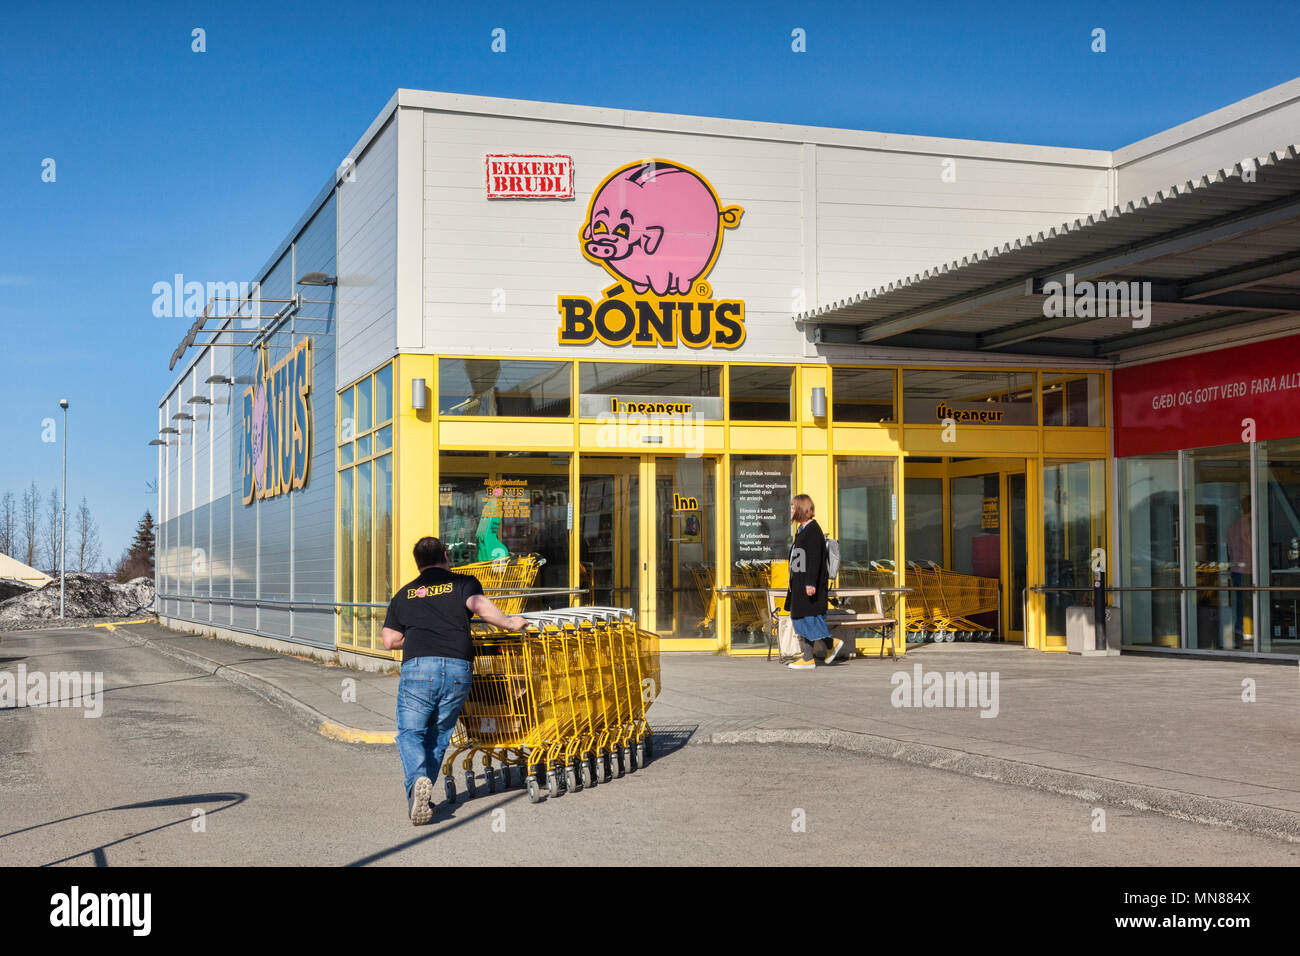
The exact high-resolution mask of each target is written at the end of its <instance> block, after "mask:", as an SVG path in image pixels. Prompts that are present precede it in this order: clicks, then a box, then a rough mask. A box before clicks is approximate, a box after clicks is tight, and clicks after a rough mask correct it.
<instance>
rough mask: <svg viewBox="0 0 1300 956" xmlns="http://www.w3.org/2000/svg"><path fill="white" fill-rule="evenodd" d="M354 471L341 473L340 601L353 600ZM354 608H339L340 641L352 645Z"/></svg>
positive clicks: (344, 602) (348, 470) (345, 602)
mask: <svg viewBox="0 0 1300 956" xmlns="http://www.w3.org/2000/svg"><path fill="white" fill-rule="evenodd" d="M352 513H353V509H352V469H351V468H348V469H346V470H345V471H341V472H339V601H340V602H341V603H343V604H348V603H351V602H352V601H353V600H355V599H354V598H353V596H352V595H353V587H352V534H353V527H352V524H353V522H352ZM354 610H355V609H354V608H347V607H344V608H339V640H340V641H341V642H342V643H344V644H351V643H352V631H353V626H352V621H353V618H354V617H355V614H354V613H353V611H354Z"/></svg>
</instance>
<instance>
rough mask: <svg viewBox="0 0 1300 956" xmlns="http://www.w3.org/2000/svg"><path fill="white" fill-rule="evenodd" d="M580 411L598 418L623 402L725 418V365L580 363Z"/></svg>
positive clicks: (696, 415)
mask: <svg viewBox="0 0 1300 956" xmlns="http://www.w3.org/2000/svg"><path fill="white" fill-rule="evenodd" d="M578 391H579V393H580V397H579V400H578V414H579V415H580V416H581V417H582V418H597V417H599V416H601V415H603V414H607V413H610V412H617V411H620V410H621V406H622V404H623V403H628V404H641V403H656V404H658V403H672V404H684V405H689V406H690V410H689V411H688V412H687V413H686V414H689V415H693V416H695V417H697V418H706V419H721V418H722V366H720V365H686V364H680V365H643V364H638V363H635V362H580V363H578Z"/></svg>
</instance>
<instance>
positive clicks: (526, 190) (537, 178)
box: [485, 153, 573, 199]
mask: <svg viewBox="0 0 1300 956" xmlns="http://www.w3.org/2000/svg"><path fill="white" fill-rule="evenodd" d="M485 158H486V161H487V194H488V199H572V198H573V157H572V156H537V155H523V154H518V155H517V154H514V153H508V154H504V155H499V154H494V153H488V154H487V156H486V157H485Z"/></svg>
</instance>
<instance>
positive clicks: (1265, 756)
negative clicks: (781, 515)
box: [116, 624, 1300, 842]
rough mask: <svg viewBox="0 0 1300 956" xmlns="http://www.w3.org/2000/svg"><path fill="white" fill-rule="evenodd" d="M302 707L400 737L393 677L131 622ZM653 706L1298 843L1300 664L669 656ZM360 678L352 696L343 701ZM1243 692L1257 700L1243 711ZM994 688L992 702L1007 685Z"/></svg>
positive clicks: (711, 726)
mask: <svg viewBox="0 0 1300 956" xmlns="http://www.w3.org/2000/svg"><path fill="white" fill-rule="evenodd" d="M116 633H117V634H119V635H121V636H123V637H124V638H125V639H127V640H130V641H133V642H141V641H144V642H148V643H150V644H152V645H154V646H155V647H156V648H157V649H159V650H162V651H164V652H166V653H170V654H172V655H174V656H177V657H180V658H182V659H185V660H188V661H189V662H190V663H193V664H195V665H196V666H199V667H202V668H203V669H205V670H207V671H208V672H209V673H218V674H221V675H222V676H225V677H228V678H229V679H232V680H235V681H236V682H237V683H241V684H243V685H244V686H246V687H249V689H252V690H255V691H256V692H258V693H261V694H262V695H263V696H265V697H267V698H268V699H271V700H274V701H275V702H277V703H279V704H281V705H282V706H285V707H287V708H289V709H290V710H292V711H294V712H295V713H296V714H297V715H298V716H299V717H300V719H302V720H303V722H304V723H306V724H308V725H309V726H314V727H316V728H317V729H319V730H320V731H321V732H322V733H325V734H326V735H327V736H331V737H335V738H337V739H343V740H350V741H353V742H372V743H384V742H390V741H391V740H392V738H393V734H394V732H395V724H394V711H395V700H396V692H397V677H396V675H385V674H373V673H368V672H362V671H355V670H350V669H345V668H340V667H328V666H325V665H322V664H319V663H313V662H308V661H303V660H299V659H296V658H291V657H285V656H282V655H279V654H276V653H274V652H270V651H261V650H257V649H250V648H245V647H241V646H238V645H234V644H229V643H226V642H223V641H217V640H212V639H209V638H204V637H196V636H193V635H188V634H180V633H177V632H174V631H169V630H166V629H164V628H161V627H159V626H157V625H156V624H132V625H128V626H126V627H119V628H118V629H117V631H116ZM918 667H919V668H920V671H921V674H922V676H923V675H924V674H927V673H930V672H932V671H937V672H939V673H945V672H975V673H981V672H982V673H985V674H987V675H989V676H990V677H991V676H992V675H996V677H997V696H996V716H990V717H982V716H981V712H982V711H983V712H986V713H990V714H991V713H993V707H992V706H991V705H989V706H986V707H984V708H980V707H969V706H968V707H952V706H949V707H916V706H913V707H899V706H894V703H893V702H892V701H893V699H897V698H898V697H899V695H900V693H901V692H900V691H899V690H898V689H897V687H896V686H895V681H896V680H897V679H898V678H896V675H899V674H906V675H907V677H908V678H909V679H913V678H915V676H916V673H917V668H918ZM662 679H663V688H662V690H661V692H660V694H659V696H658V699H657V700H656V701H655V703H654V705H653V706H652V708H651V711H650V718H651V725H652V726H653V727H654V728H655V730H656V732H658V733H669V734H674V735H680V736H681V737H683V738H689V740H690V742H691V743H711V744H726V743H755V742H758V743H763V742H771V743H804V744H811V745H817V746H834V747H838V748H841V749H846V750H850V751H857V752H861V753H866V754H873V755H877V756H883V757H890V758H893V759H898V760H904V761H908V762H912V763H917V764H923V765H926V766H933V767H942V768H944V769H948V770H953V771H956V772H961V773H967V774H971V775H975V776H983V777H991V778H993V779H999V780H1005V781H1007V782H1013V783H1021V784H1025V785H1029V786H1033V787H1036V788H1038V789H1044V790H1050V791H1054V792H1059V793H1070V794H1073V795H1075V796H1079V797H1082V798H1084V799H1093V800H1097V801H1102V802H1112V803H1119V804H1122V805H1127V806H1133V807H1136V808H1138V809H1153V810H1159V811H1161V812H1165V813H1168V814H1170V815H1173V816H1177V817H1181V818H1184V819H1195V820H1202V821H1205V822H1212V823H1219V824H1227V825H1232V826H1238V827H1242V828H1244V829H1249V830H1252V831H1256V832H1261V833H1267V834H1269V835H1273V836H1282V837H1284V838H1286V839H1291V840H1295V841H1297V842H1300V668H1298V667H1297V665H1295V664H1282V665H1278V664H1263V663H1241V662H1219V661H1206V660H1189V659H1174V658H1155V657H1142V656H1134V655H1125V656H1123V657H1119V658H1088V659H1083V658H1077V657H1069V656H1067V655H1063V654H1042V653H1039V652H1036V651H1028V650H1025V649H1023V648H1020V647H1011V646H1002V645H992V644H947V645H938V646H936V645H926V646H923V647H920V648H915V649H913V650H911V651H909V652H908V654H907V657H906V659H905V660H900V661H890V660H878V659H875V658H870V657H868V658H857V659H855V660H852V661H845V662H842V663H839V664H836V665H834V666H832V667H821V666H819V667H818V668H817V670H816V671H815V672H813V673H799V672H795V671H792V670H790V669H789V668H787V667H784V666H782V665H780V664H777V663H775V662H773V663H769V662H767V661H764V660H762V659H761V658H758V659H754V658H724V657H714V656H711V655H704V654H671V653H666V654H664V656H663V662H662ZM345 680H352V681H355V687H354V688H351V689H354V690H355V695H350V694H349V695H345V693H344V691H345V689H349V685H345V683H344V682H345ZM1244 682H1253V691H1254V697H1255V700H1254V701H1253V702H1246V701H1243V699H1242V697H1243V690H1244ZM986 687H987V688H988V689H989V690H991V689H992V684H991V683H989V684H987V685H986Z"/></svg>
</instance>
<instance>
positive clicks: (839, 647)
mask: <svg viewBox="0 0 1300 956" xmlns="http://www.w3.org/2000/svg"><path fill="white" fill-rule="evenodd" d="M843 647H844V642H843V641H842V640H840V639H839V638H838V637H837V638H835V646H834V647H832V648H831V652H830V653H829V654H827V655H826V663H827V664H829V663H830V662H831V661H833V660H835V658H837V657H839V654H840V651H841V650H842V649H843Z"/></svg>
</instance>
